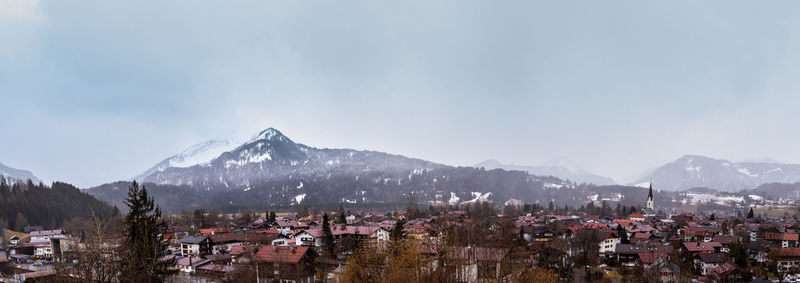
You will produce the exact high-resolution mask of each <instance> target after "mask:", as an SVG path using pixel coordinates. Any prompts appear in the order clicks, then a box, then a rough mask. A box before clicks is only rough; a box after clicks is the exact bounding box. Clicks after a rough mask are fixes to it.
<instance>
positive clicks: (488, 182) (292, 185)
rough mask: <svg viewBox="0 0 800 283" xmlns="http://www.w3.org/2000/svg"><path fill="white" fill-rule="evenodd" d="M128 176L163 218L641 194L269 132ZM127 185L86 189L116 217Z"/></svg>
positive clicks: (642, 193)
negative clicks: (189, 213)
mask: <svg viewBox="0 0 800 283" xmlns="http://www.w3.org/2000/svg"><path fill="white" fill-rule="evenodd" d="M799 173H800V166H798V165H786V164H777V163H758V162H743V163H734V162H729V161H725V160H717V159H712V158H707V157H702V156H684V157H682V158H680V159H678V160H677V161H675V162H672V163H669V164H666V165H664V166H661V167H659V168H657V169H655V170H651V171H649V172H648V174H647V175H646V176H644V177H642V178H641V181H642V182H648V183H649V182H650V181H651V180H652V181H653V184H654V188H655V189H656V190H659V192H657V194H658V195H659V196H662V197H668V199H667V198H665V199H658V200H657V201H656V203H657V204H659V205H668V204H669V203H670V200H672V199H677V198H685V197H686V196H683V195H681V193H669V192H667V191H677V190H685V189H690V188H697V187H707V188H711V189H714V190H724V191H740V190H745V189H746V190H748V191H741V192H739V193H737V194H736V198H737V199H739V198H744V199H748V200H749V199H751V198H750V197H748V194H753V195H759V196H769V197H771V198H800V185H798V182H800V174H799ZM135 179H136V180H137V181H140V182H141V183H144V185H145V186H146V187H148V189H149V191H150V194H151V196H153V197H154V198H155V200H156V202H157V203H158V204H159V206H161V207H162V209H164V210H165V211H166V212H168V213H179V212H181V211H182V210H193V209H197V208H203V209H206V210H209V209H218V210H220V211H229V212H235V211H246V210H251V211H260V210H263V209H265V208H266V207H290V206H298V205H300V206H306V205H309V206H311V205H313V206H320V205H321V206H323V207H325V206H329V207H332V206H338V205H341V204H345V205H354V204H359V205H370V206H379V207H380V206H392V205H398V204H399V205H404V204H405V203H406V202H407V201H408V199H409V198H410V197H411V196H412V195H413V197H414V198H415V199H416V201H417V202H420V203H435V202H442V203H450V204H463V203H471V202H476V201H491V202H493V203H495V204H497V205H500V206H502V205H503V204H505V203H506V202H509V201H512V200H518V201H522V202H525V203H540V204H543V205H546V204H547V203H549V202H551V201H552V202H554V203H555V204H557V205H559V206H563V205H570V206H574V207H579V206H581V205H585V204H586V203H587V202H588V201H590V200H593V201H596V202H598V201H601V200H610V201H613V200H616V201H621V203H622V204H623V205H642V204H643V203H644V200H645V198H646V195H647V191H648V189H647V188H646V187H645V188H643V187H640V186H624V185H615V184H614V181H613V180H612V179H611V178H607V177H603V176H598V175H594V174H591V173H586V172H581V171H579V170H573V169H570V168H568V167H566V166H561V165H551V164H546V165H543V166H521V165H509V164H502V163H500V162H499V161H496V160H489V161H486V162H483V163H480V164H477V165H476V166H474V167H453V166H448V165H443V164H439V163H435V162H430V161H425V160H421V159H415V158H409V157H405V156H400V155H393V154H388V153H382V152H375V151H361V150H353V149H328V148H316V147H311V146H307V145H304V144H301V143H296V142H294V141H292V140H291V139H290V138H289V137H287V136H285V135H283V133H281V132H280V131H278V130H276V129H273V128H268V129H265V130H263V131H260V132H259V133H258V134H256V135H254V136H253V138H251V139H249V140H248V141H246V142H244V143H241V144H237V143H235V142H232V141H228V140H210V141H207V142H203V143H200V144H197V145H193V146H191V147H189V148H188V149H186V150H184V151H182V152H181V153H179V154H176V155H174V156H170V157H168V158H166V159H164V160H162V161H161V162H158V163H157V164H156V165H155V166H153V167H152V168H150V169H148V170H146V171H145V172H143V173H142V174H139V175H138V176H137V177H136V178H135ZM782 183H793V184H782ZM129 185H130V182H129V181H120V182H116V183H111V184H105V185H101V186H98V187H94V188H90V189H87V190H86V192H87V193H89V194H91V195H93V196H95V197H96V198H98V199H100V200H103V201H106V202H108V203H110V204H113V205H116V206H118V207H120V208H121V209H123V210H124V205H123V204H122V201H123V199H124V198H125V196H126V192H127V187H128V186H129ZM707 191H708V192H709V193H710V194H716V193H714V191H713V190H707ZM664 194H666V195H664ZM511 203H518V202H516V201H513V202H511Z"/></svg>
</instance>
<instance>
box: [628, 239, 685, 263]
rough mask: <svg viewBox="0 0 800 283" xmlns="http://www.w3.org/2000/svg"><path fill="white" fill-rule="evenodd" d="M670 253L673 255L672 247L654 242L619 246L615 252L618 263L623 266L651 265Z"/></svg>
mask: <svg viewBox="0 0 800 283" xmlns="http://www.w3.org/2000/svg"><path fill="white" fill-rule="evenodd" d="M670 253H672V246H664V245H661V244H659V243H653V242H641V243H637V244H618V245H617V246H616V249H615V250H614V254H615V256H616V259H617V262H619V264H620V265H623V266H635V265H636V264H637V263H642V264H643V265H649V264H652V263H654V262H655V261H656V260H657V259H658V258H660V257H665V256H666V255H668V254H670Z"/></svg>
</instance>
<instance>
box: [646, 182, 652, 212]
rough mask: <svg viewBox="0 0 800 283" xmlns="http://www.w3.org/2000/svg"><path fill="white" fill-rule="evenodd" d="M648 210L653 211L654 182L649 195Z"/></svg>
mask: <svg viewBox="0 0 800 283" xmlns="http://www.w3.org/2000/svg"><path fill="white" fill-rule="evenodd" d="M647 208H649V209H653V182H650V193H648V194H647Z"/></svg>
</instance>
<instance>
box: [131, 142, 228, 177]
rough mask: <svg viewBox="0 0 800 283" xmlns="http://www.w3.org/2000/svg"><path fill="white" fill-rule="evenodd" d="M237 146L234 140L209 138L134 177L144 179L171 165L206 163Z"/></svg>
mask: <svg viewBox="0 0 800 283" xmlns="http://www.w3.org/2000/svg"><path fill="white" fill-rule="evenodd" d="M236 146H237V143H236V142H234V141H232V140H219V139H217V140H207V141H204V142H201V143H198V144H195V145H193V146H190V147H189V148H187V149H185V150H184V151H182V152H181V153H178V154H176V155H173V156H170V157H168V158H167V159H164V160H162V161H161V162H159V163H158V164H156V165H155V166H153V167H152V168H150V169H148V170H147V171H145V172H143V173H142V174H139V175H138V176H136V177H135V178H134V179H135V180H144V179H146V178H147V177H148V176H150V175H152V174H153V173H155V172H160V171H164V170H165V169H167V168H170V167H174V168H186V167H192V166H194V165H204V164H207V163H208V162H209V161H211V160H214V158H217V157H219V156H220V154H222V153H223V152H226V151H229V150H232V149H234V148H235V147H236Z"/></svg>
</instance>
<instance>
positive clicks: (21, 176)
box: [0, 163, 40, 183]
mask: <svg viewBox="0 0 800 283" xmlns="http://www.w3.org/2000/svg"><path fill="white" fill-rule="evenodd" d="M0 176H3V177H5V178H8V179H14V180H17V181H27V180H28V179H30V180H31V181H33V182H34V183H39V182H40V180H39V178H36V176H34V175H33V173H31V172H30V171H25V170H20V169H15V168H11V167H8V166H5V165H3V164H2V163H0Z"/></svg>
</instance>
